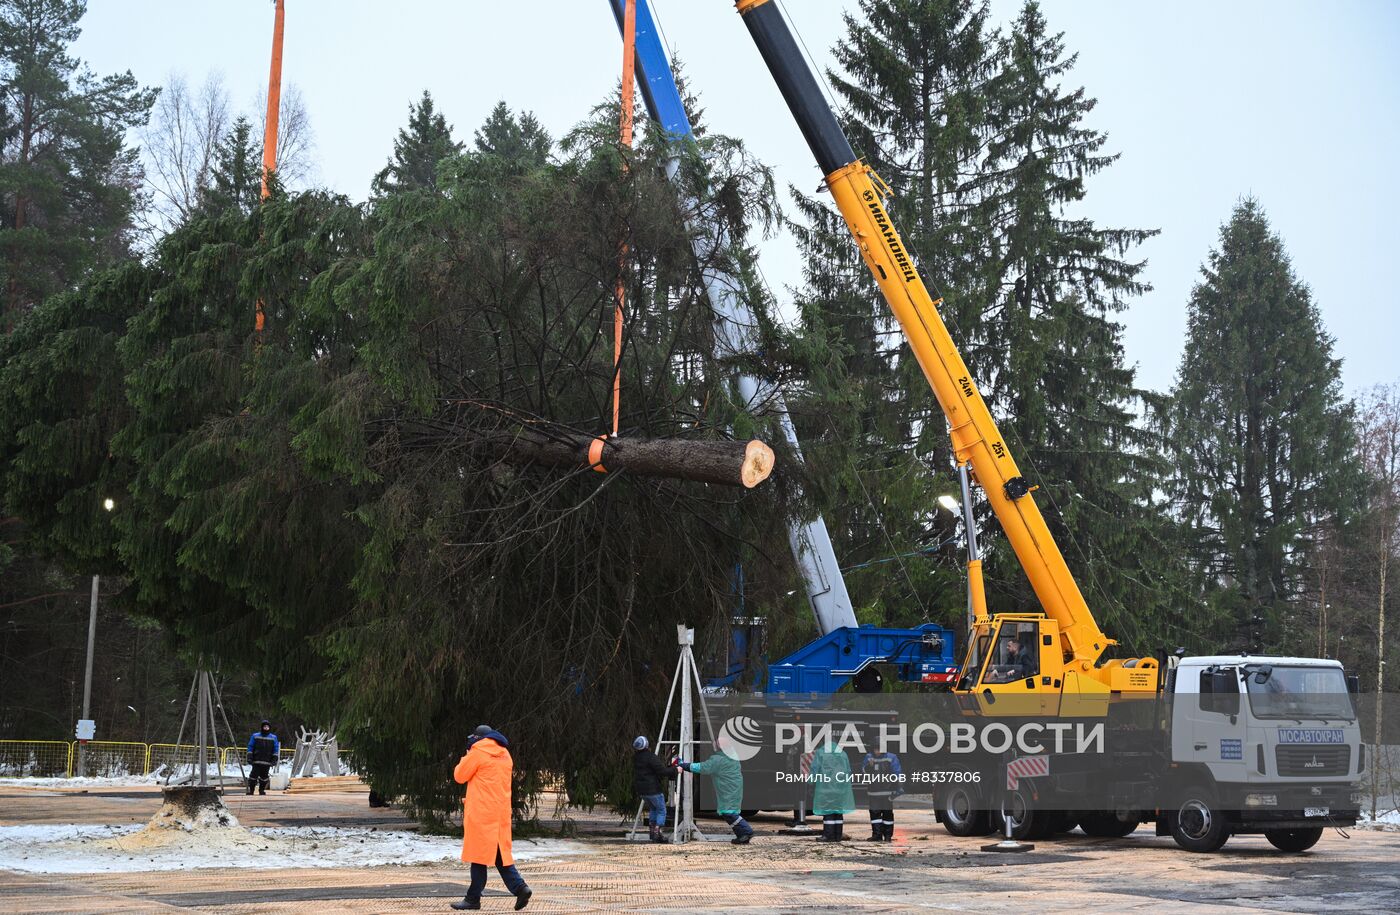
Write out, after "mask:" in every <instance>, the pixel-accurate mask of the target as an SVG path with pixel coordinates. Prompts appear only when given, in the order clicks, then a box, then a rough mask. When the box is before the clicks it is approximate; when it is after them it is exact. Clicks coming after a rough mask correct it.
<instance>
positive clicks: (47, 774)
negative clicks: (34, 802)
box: [0, 740, 73, 778]
mask: <svg viewBox="0 0 1400 915" xmlns="http://www.w3.org/2000/svg"><path fill="white" fill-rule="evenodd" d="M72 776H73V745H72V744H71V743H69V742H68V741H66V740H0V778H26V777H39V778H71V777H72Z"/></svg>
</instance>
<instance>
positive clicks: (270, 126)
mask: <svg viewBox="0 0 1400 915" xmlns="http://www.w3.org/2000/svg"><path fill="white" fill-rule="evenodd" d="M286 15H287V9H286V7H285V6H284V5H283V0H277V12H276V14H275V16H274V18H273V21H272V66H271V70H270V72H269V73H268V75H267V126H266V128H265V129H264V130H263V173H262V199H263V200H266V199H267V198H268V195H270V194H271V193H272V189H271V188H269V187H268V178H269V177H270V176H271V175H272V173H273V172H274V171H276V170H277V118H278V116H279V115H280V114H281V113H282V24H283V22H284V21H285V20H286ZM255 307H256V313H255V315H254V317H253V329H254V330H255V331H257V332H258V333H259V334H261V333H262V330H263V325H264V324H265V323H266V321H267V316H266V315H265V314H264V313H263V300H262V299H258V302H257V305H256V306H255Z"/></svg>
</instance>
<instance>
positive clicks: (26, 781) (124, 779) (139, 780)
mask: <svg viewBox="0 0 1400 915" xmlns="http://www.w3.org/2000/svg"><path fill="white" fill-rule="evenodd" d="M235 774H237V773H235ZM162 784H164V781H163V780H162V779H159V778H156V777H155V776H153V775H120V776H116V777H113V778H41V777H39V776H37V775H29V776H25V777H24V778H0V787H6V788H11V787H13V788H135V787H140V786H144V785H162Z"/></svg>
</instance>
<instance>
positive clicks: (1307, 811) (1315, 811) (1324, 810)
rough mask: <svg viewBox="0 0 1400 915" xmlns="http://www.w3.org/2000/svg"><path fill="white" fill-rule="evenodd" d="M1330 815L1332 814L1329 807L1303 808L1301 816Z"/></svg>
mask: <svg viewBox="0 0 1400 915" xmlns="http://www.w3.org/2000/svg"><path fill="white" fill-rule="evenodd" d="M1331 813H1332V808H1331V807H1304V808H1303V816H1305V817H1325V816H1328V815H1330V814H1331Z"/></svg>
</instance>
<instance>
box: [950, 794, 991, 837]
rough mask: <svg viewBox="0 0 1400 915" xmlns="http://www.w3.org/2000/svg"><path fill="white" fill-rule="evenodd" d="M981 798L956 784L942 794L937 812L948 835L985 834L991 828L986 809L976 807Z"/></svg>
mask: <svg viewBox="0 0 1400 915" xmlns="http://www.w3.org/2000/svg"><path fill="white" fill-rule="evenodd" d="M980 802H981V798H979V797H978V796H977V793H976V792H974V791H970V790H968V789H967V788H964V787H961V786H958V787H953V788H949V789H948V790H947V791H946V792H944V794H943V803H942V804H940V805H939V811H938V812H939V814H940V815H941V816H942V818H943V828H944V829H946V830H948V834H949V835H953V836H962V837H964V838H966V837H967V836H985V835H986V834H987V833H988V832H989V831H990V829H991V824H990V823H989V822H988V819H987V811H985V810H980V809H978V806H977V805H978V804H979V803H980Z"/></svg>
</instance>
